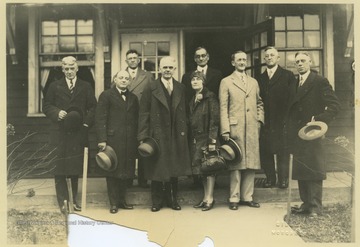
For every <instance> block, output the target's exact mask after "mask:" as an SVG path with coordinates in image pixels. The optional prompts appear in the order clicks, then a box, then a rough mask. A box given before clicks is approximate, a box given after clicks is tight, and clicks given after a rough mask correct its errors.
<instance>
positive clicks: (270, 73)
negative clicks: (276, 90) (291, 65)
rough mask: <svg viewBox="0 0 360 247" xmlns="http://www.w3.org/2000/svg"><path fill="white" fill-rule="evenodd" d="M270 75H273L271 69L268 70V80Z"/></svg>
mask: <svg viewBox="0 0 360 247" xmlns="http://www.w3.org/2000/svg"><path fill="white" fill-rule="evenodd" d="M272 75H273V72H272V70H269V71H268V76H269V80H270V79H271V77H272Z"/></svg>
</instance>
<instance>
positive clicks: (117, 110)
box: [95, 87, 139, 179]
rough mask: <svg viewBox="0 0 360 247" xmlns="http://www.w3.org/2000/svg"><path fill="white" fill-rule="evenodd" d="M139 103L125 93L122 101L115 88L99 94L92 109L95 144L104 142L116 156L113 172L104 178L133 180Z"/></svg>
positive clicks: (132, 95) (107, 173) (134, 97)
mask: <svg viewBox="0 0 360 247" xmlns="http://www.w3.org/2000/svg"><path fill="white" fill-rule="evenodd" d="M138 116H139V103H138V99H137V97H136V95H135V94H133V93H131V92H127V94H126V101H124V99H123V98H122V96H121V95H120V93H119V91H118V90H117V88H116V87H113V88H110V89H108V90H106V91H104V92H102V93H101V94H100V97H99V102H98V104H97V107H96V114H95V124H96V134H97V139H98V142H106V143H107V145H109V146H111V147H112V148H113V149H114V151H115V153H116V156H117V159H118V166H117V168H116V170H115V171H112V172H106V173H105V175H106V176H110V177H116V178H121V179H126V178H133V177H134V174H135V159H136V158H137V147H138V141H137V139H136V137H137V127H138Z"/></svg>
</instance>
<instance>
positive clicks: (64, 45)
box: [60, 36, 75, 52]
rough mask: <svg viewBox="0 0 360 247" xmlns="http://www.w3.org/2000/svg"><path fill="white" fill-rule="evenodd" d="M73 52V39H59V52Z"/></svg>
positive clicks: (71, 37) (72, 37)
mask: <svg viewBox="0 0 360 247" xmlns="http://www.w3.org/2000/svg"><path fill="white" fill-rule="evenodd" d="M69 51H75V37H74V36H70V37H60V52H69Z"/></svg>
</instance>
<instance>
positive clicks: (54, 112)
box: [43, 56, 96, 212]
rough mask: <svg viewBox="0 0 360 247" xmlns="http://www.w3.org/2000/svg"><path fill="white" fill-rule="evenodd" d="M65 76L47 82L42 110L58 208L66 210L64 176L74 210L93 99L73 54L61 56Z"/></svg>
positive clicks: (91, 91)
mask: <svg viewBox="0 0 360 247" xmlns="http://www.w3.org/2000/svg"><path fill="white" fill-rule="evenodd" d="M62 72H63V73H64V75H65V77H64V78H62V79H60V80H57V81H54V82H52V83H51V84H50V86H49V88H48V90H47V92H46V94H45V97H44V105H43V112H44V113H45V115H46V116H47V117H48V118H49V119H50V120H51V126H50V145H52V146H53V147H54V148H56V149H55V155H56V157H55V159H54V165H55V168H54V170H53V172H54V175H55V189H56V196H57V200H58V204H59V207H60V210H61V211H62V212H65V211H66V205H64V200H67V201H68V202H69V192H68V188H67V183H66V178H67V177H69V178H71V185H72V194H73V202H74V205H73V207H74V210H75V211H80V210H81V208H80V206H79V205H78V203H77V199H76V198H77V190H78V176H79V175H80V174H82V166H83V159H84V146H85V145H87V140H88V128H89V127H91V126H92V125H93V122H94V112H95V107H96V98H95V95H94V90H93V88H92V87H91V85H90V83H89V82H86V81H83V80H81V79H79V78H78V77H77V76H76V74H77V72H78V65H77V62H76V59H75V58H74V57H72V56H68V57H64V58H63V59H62Z"/></svg>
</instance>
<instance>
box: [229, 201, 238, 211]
mask: <svg viewBox="0 0 360 247" xmlns="http://www.w3.org/2000/svg"><path fill="white" fill-rule="evenodd" d="M229 209H231V210H238V204H237V203H236V202H230V203H229Z"/></svg>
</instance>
